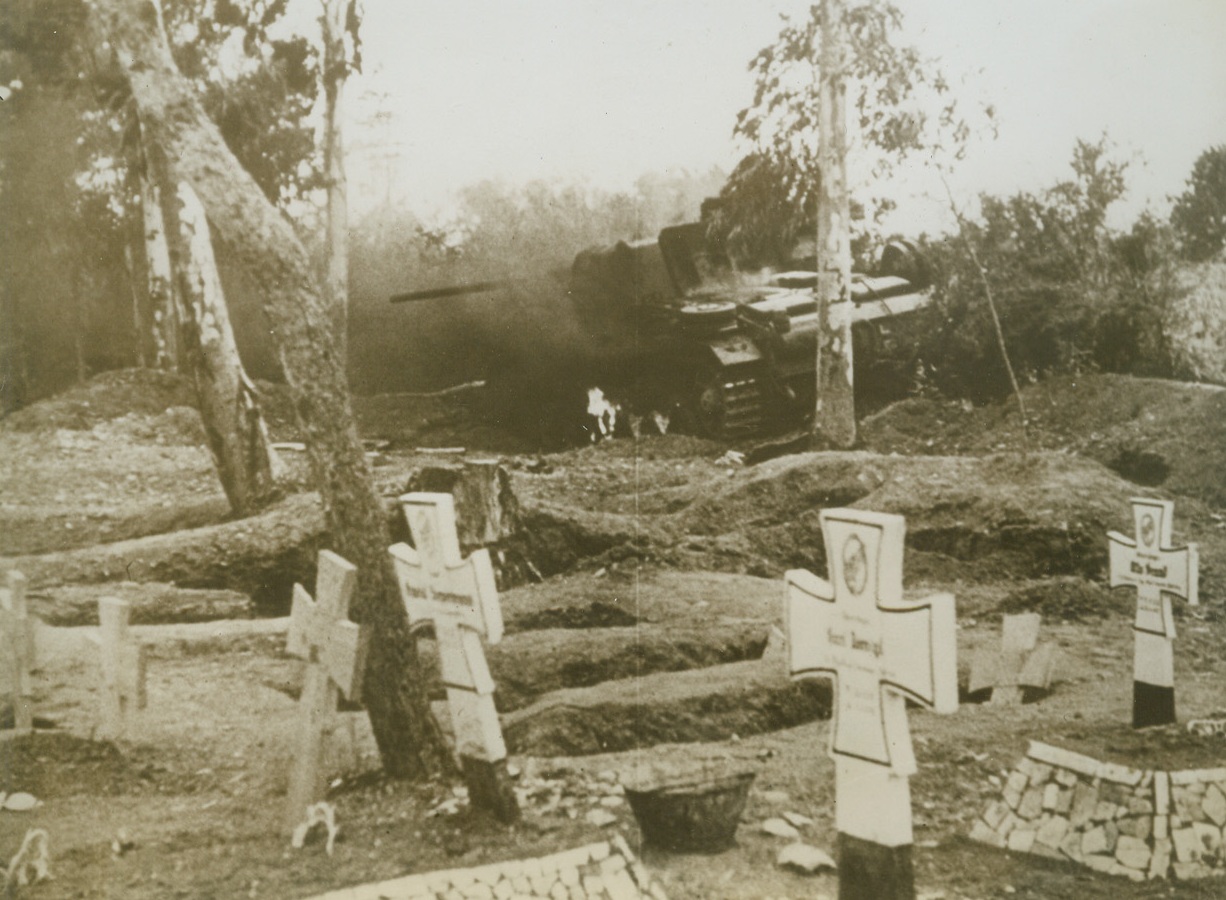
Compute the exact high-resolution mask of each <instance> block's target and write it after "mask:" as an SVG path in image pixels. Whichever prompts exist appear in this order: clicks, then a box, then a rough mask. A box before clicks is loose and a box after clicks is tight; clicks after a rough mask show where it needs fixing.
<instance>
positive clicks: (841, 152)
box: [813, 0, 856, 448]
mask: <svg viewBox="0 0 1226 900" xmlns="http://www.w3.org/2000/svg"><path fill="white" fill-rule="evenodd" d="M845 27H846V25H845V22H844V10H843V0H822V50H821V64H820V69H821V88H820V94H819V98H818V130H819V133H820V139H819V140H820V142H819V144H818V167H819V170H820V172H821V184H820V186H819V191H818V200H817V312H818V325H819V329H818V336H817V409H816V416H815V417H814V423H813V427H814V431H815V432H816V434H817V435H818V436H820V437H821V438H822V439H823V440H825V441H826V442H827V443H829V444H831V445H832V446H834V447H842V448H846V447H850V446H851V445H852V444H854V443H855V442H856V400H855V389H854V386H853V381H852V355H851V354H852V351H851V306H852V304H851V302H850V301H851V201H850V200H849V198H848V195H847V82H846V79H845V77H844V68H843V67H844V62H845V52H844V48H845V46H846V40H845V36H844V29H845ZM843 301H847V302H843Z"/></svg>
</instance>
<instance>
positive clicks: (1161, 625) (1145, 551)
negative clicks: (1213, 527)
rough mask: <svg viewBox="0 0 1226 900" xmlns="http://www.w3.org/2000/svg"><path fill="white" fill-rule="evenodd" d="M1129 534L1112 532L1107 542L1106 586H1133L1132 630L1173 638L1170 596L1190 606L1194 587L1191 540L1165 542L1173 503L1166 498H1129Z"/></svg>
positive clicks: (1194, 597) (1194, 557)
mask: <svg viewBox="0 0 1226 900" xmlns="http://www.w3.org/2000/svg"><path fill="white" fill-rule="evenodd" d="M1132 516H1133V520H1134V522H1135V532H1134V533H1135V535H1136V537H1135V539H1134V538H1129V537H1127V536H1125V535H1122V534H1120V533H1119V532H1118V531H1112V532H1110V533H1109V534H1108V535H1107V539H1108V541H1109V542H1110V543H1109V555H1110V570H1111V587H1123V586H1127V587H1135V588H1136V589H1137V617H1136V620H1135V621H1134V623H1133V626H1132V627H1133V628H1134V629H1135V630H1136V631H1140V632H1145V633H1147V634H1154V635H1160V636H1161V637H1164V638H1167V639H1171V638H1174V637H1175V619H1174V616H1173V615H1172V613H1171V601H1170V596H1175V597H1179V598H1180V599H1182V600H1186V601H1187V602H1188V603H1189V604H1190V605H1192V606H1195V605H1196V604H1197V602H1198V600H1197V588H1198V581H1199V576H1198V574H1197V573H1198V565H1197V563H1198V554H1197V547H1196V544H1189V545H1188V546H1186V547H1172V546H1171V523H1172V520H1173V519H1174V517H1175V504H1174V503H1173V502H1172V501H1170V500H1147V499H1144V498H1140V497H1134V498H1133V500H1132Z"/></svg>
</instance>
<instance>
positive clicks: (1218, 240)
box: [1171, 144, 1226, 261]
mask: <svg viewBox="0 0 1226 900" xmlns="http://www.w3.org/2000/svg"><path fill="white" fill-rule="evenodd" d="M1171 224H1172V225H1173V226H1174V227H1175V231H1176V232H1177V233H1178V235H1179V238H1180V240H1181V242H1182V243H1183V252H1184V255H1185V256H1187V257H1188V259H1191V260H1196V261H1199V260H1204V259H1208V258H1209V257H1211V256H1214V255H1215V254H1217V253H1218V252H1220V251H1221V249H1222V247H1223V245H1226V144H1218V145H1217V146H1216V147H1210V148H1209V149H1208V150H1206V151H1205V152H1204V153H1202V154H1201V155H1200V156H1198V157H1197V158H1196V162H1195V163H1193V164H1192V175H1191V176H1190V177H1189V178H1188V189H1187V190H1186V191H1184V192H1183V193H1182V194H1180V195H1179V197H1177V198H1176V199H1175V206H1174V207H1173V208H1172V209H1171Z"/></svg>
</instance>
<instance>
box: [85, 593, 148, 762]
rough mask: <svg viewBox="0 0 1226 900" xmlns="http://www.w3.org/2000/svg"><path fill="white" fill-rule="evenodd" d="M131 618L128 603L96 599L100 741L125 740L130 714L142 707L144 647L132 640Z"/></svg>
mask: <svg viewBox="0 0 1226 900" xmlns="http://www.w3.org/2000/svg"><path fill="white" fill-rule="evenodd" d="M131 615H132V604H131V603H129V602H128V601H127V600H120V599H119V598H117V597H101V598H99V600H98V634H97V636H96V637H94V638H93V640H94V641H95V643H97V644H98V651H99V654H98V655H99V660H100V662H101V667H102V697H101V715H100V716H99V721H98V729H97V731H96V732H95V735H96V736H97V737H98V738H101V739H103V740H114V739H116V738H121V737H126V736H127V729H128V719H129V717H128V713H129V711H131V710H133V709H144V708H145V703H146V695H145V671H146V656H145V646H144V645H143V644H141V643H140V642H139V641H137V640H136V639H135V638H133V637H132V632H131V629H130V628H129V627H128V619H129V618H130V617H131Z"/></svg>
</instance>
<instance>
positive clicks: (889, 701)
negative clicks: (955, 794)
mask: <svg viewBox="0 0 1226 900" xmlns="http://www.w3.org/2000/svg"><path fill="white" fill-rule="evenodd" d="M821 523H822V535H823V538H824V540H825V544H826V555H827V557H828V559H829V567H830V576H831V579H830V582H827V581H824V580H822V579H820V578H818V577H817V576H815V575H813V574H812V573H810V572H807V571H804V570H803V569H800V570H793V571H790V572H788V573H787V574H786V576H785V583H786V623H787V633H788V665H789V670H790V672H791V675H792V677H793V678H796V679H800V678H812V677H830V678H832V679H833V681H834V688H835V709H834V721H833V723H832V726H831V739H830V754H831V756H832V757H833V758H834V761H835V809H836V825H837V828H838V831H839V848H840V863H839V897H840V898H841V900H851V898H857V900H858V898H866V900H867V898H874V900H881V898H889V900H894V898H912V897H914V894H915V888H914V875H913V873H912V868H911V854H910V849H911V844H912V842H913V835H912V829H911V791H910V783H909V781H908V777H909V776H910V775H911V774H913V773H914V772H915V771H916V763H915V755H914V753H913V752H912V749H911V737H910V733H909V730H908V728H907V712H906V702H907V700H913V701H915V702H916V703H918V704H920V705H921V706H924V707H927V708H929V709H933V710H935V711H936V712H939V713H951V712H954V711H955V710H956V709H957V707H958V680H957V678H958V676H957V657H956V654H957V640H956V621H955V613H954V598H953V596H952V595H949V594H938V595H935V596H932V597H929V598H928V599H926V600H924V601H923V602H920V603H908V602H906V601H904V600H903V591H902V561H903V537H904V534H905V531H906V522H905V520H904V519H903V517H902V516H895V515H886V514H883V513H875V512H867V511H863V510H852V509H833V510H823V511H822V513H821Z"/></svg>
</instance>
